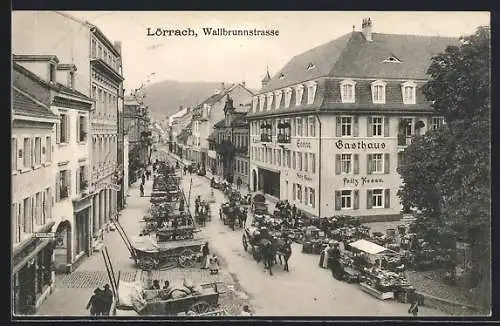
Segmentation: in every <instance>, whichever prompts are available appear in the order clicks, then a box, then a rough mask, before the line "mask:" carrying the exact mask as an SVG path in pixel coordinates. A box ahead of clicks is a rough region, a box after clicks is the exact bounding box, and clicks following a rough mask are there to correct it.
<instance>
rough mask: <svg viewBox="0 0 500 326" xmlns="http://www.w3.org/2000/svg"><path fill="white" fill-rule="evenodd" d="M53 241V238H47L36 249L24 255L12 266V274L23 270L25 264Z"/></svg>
mask: <svg viewBox="0 0 500 326" xmlns="http://www.w3.org/2000/svg"><path fill="white" fill-rule="evenodd" d="M51 242H52V240H49V239H45V240H43V241H41V242H40V243H39V244H38V245H37V246H36V247H35V249H34V250H33V251H32V252H30V253H29V254H28V255H27V256H26V257H24V258H23V259H22V260H21V261H20V262H19V263H17V264H16V265H15V266H13V268H12V274H16V273H17V272H19V271H20V270H21V268H23V267H24V266H25V265H27V264H28V262H29V261H30V260H31V259H33V258H34V257H36V255H37V254H38V253H39V252H40V251H42V250H43V249H44V248H45V247H47V246H48V245H49V244H50V243H51Z"/></svg>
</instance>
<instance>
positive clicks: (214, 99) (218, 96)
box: [196, 84, 238, 108]
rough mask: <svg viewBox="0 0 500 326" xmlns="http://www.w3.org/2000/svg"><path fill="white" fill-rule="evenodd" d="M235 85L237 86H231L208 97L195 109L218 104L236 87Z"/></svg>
mask: <svg viewBox="0 0 500 326" xmlns="http://www.w3.org/2000/svg"><path fill="white" fill-rule="evenodd" d="M237 85H238V84H231V85H230V86H229V87H226V88H224V90H222V91H220V92H218V93H216V94H213V95H211V96H209V97H208V98H207V99H205V100H204V101H203V102H201V103H200V104H198V105H197V106H196V108H201V107H202V106H203V104H207V105H214V104H215V103H217V102H219V101H220V100H221V99H222V98H224V96H226V95H227V94H228V93H229V92H230V91H232V90H233V88H234V87H236V86H237Z"/></svg>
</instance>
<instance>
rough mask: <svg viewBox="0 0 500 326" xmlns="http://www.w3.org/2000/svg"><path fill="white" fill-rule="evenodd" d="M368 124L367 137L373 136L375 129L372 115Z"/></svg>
mask: <svg viewBox="0 0 500 326" xmlns="http://www.w3.org/2000/svg"><path fill="white" fill-rule="evenodd" d="M367 120H368V121H367V124H366V137H371V136H373V133H372V132H373V129H372V117H368V119H367Z"/></svg>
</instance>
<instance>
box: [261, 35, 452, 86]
mask: <svg viewBox="0 0 500 326" xmlns="http://www.w3.org/2000/svg"><path fill="white" fill-rule="evenodd" d="M449 45H459V40H458V38H452V37H435V36H417V35H398V34H380V33H372V41H367V40H366V39H365V37H364V36H363V34H362V32H352V33H348V34H345V35H343V36H341V37H339V38H337V39H335V40H333V41H330V42H328V43H326V44H323V45H320V46H318V47H315V48H313V49H311V50H308V51H306V52H304V53H302V54H299V55H297V56H295V57H293V58H292V59H291V60H290V61H289V62H288V63H287V64H286V65H285V66H284V67H283V68H282V69H281V70H280V71H278V73H277V74H276V75H275V76H273V77H272V78H271V80H270V81H269V82H268V84H267V85H266V86H264V87H263V88H262V89H261V90H260V92H259V93H264V92H268V91H271V90H276V89H280V88H283V87H286V86H291V85H295V84H297V83H301V82H305V81H307V80H312V79H317V78H319V77H324V76H330V77H340V78H355V77H358V78H375V79H376V78H381V79H382V78H387V79H391V78H393V79H403V78H404V79H417V80H424V79H427V78H428V76H427V69H428V67H429V65H430V60H431V58H432V57H433V56H434V55H436V54H438V53H439V52H442V51H444V50H445V49H446V47H447V46H449ZM391 56H392V57H395V58H397V59H398V60H400V62H384V60H386V59H387V58H389V57H391Z"/></svg>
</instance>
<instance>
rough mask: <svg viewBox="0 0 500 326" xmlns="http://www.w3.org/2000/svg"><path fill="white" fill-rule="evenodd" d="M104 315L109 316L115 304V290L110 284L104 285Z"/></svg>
mask: <svg viewBox="0 0 500 326" xmlns="http://www.w3.org/2000/svg"><path fill="white" fill-rule="evenodd" d="M101 294H102V312H101V313H102V315H104V316H108V315H109V311H110V310H111V305H112V304H113V292H111V290H110V288H109V284H106V285H104V291H102V293H101Z"/></svg>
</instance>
